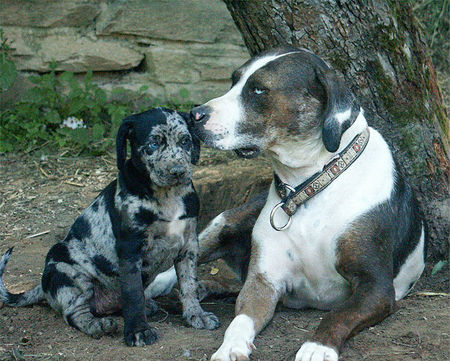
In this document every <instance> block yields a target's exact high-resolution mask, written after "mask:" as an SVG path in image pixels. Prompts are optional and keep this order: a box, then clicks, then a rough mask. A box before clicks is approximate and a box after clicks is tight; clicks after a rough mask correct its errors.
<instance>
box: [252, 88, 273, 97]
mask: <svg viewBox="0 0 450 361" xmlns="http://www.w3.org/2000/svg"><path fill="white" fill-rule="evenodd" d="M252 92H253V94H256V95H261V94H266V93H268V92H269V89H267V88H258V87H254V88H253V90H252Z"/></svg>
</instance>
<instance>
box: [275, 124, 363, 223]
mask: <svg viewBox="0 0 450 361" xmlns="http://www.w3.org/2000/svg"><path fill="white" fill-rule="evenodd" d="M369 137H370V133H369V128H366V129H365V130H364V131H363V132H362V133H360V134H358V135H357V136H356V137H355V138H353V140H352V141H351V142H350V144H349V145H348V146H347V147H346V148H345V149H344V150H343V151H342V152H340V153H339V154H338V155H337V156H336V157H335V158H333V159H332V160H331V161H330V162H329V163H328V164H326V165H325V166H324V167H323V170H322V171H321V172H317V173H316V174H314V175H313V176H311V177H310V178H309V179H307V180H306V181H304V182H303V183H302V184H300V185H299V186H297V187H295V188H294V187H292V186H290V185H289V184H286V183H284V182H283V181H282V180H281V179H280V177H279V176H278V175H277V174H276V173H274V179H275V189H276V192H277V194H278V196H279V197H280V198H281V202H280V203H278V204H277V205H276V206H275V207H274V208H273V209H272V212H270V224H271V225H272V227H273V228H274V229H275V230H277V231H282V230H284V229H286V228H288V227H289V226H290V224H291V219H292V216H293V215H294V214H295V212H296V211H297V208H298V207H300V206H301V205H302V204H303V203H305V202H306V201H307V200H309V199H311V198H312V197H314V196H315V195H316V194H318V193H320V192H321V191H323V190H324V189H325V188H326V187H328V186H329V185H330V183H331V182H333V181H334V180H335V179H336V178H337V177H339V176H340V175H341V174H342V173H344V171H345V170H346V169H348V167H350V165H352V164H353V162H354V161H355V160H356V159H358V157H359V156H360V155H361V153H362V152H363V150H364V149H365V148H366V146H367V143H368V142H369ZM279 208H281V209H283V211H284V212H285V213H286V214H287V215H288V216H289V220H288V222H287V223H286V224H285V225H284V226H281V227H278V226H276V225H275V223H274V220H273V218H274V216H275V213H276V212H277V210H278V209H279Z"/></svg>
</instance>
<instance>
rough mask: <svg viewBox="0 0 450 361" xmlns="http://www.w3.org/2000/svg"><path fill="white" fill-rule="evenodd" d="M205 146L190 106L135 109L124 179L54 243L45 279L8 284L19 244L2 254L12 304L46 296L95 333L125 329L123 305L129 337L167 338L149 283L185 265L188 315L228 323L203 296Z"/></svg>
mask: <svg viewBox="0 0 450 361" xmlns="http://www.w3.org/2000/svg"><path fill="white" fill-rule="evenodd" d="M127 140H129V142H130V146H131V157H130V159H128V160H126V158H127ZM199 153H200V144H199V142H198V141H196V139H195V138H193V137H192V136H191V134H190V132H189V129H188V125H187V114H183V113H178V112H176V111H173V110H169V109H163V108H157V109H152V110H149V111H146V112H144V113H141V114H136V115H132V116H130V117H127V118H126V119H125V120H124V121H123V123H122V125H121V127H120V129H119V131H118V135H117V166H118V168H119V175H118V178H117V180H114V181H113V182H111V183H110V184H109V185H108V186H107V187H106V188H105V189H104V190H103V192H102V193H101V194H100V195H99V196H98V197H97V198H96V199H95V201H94V202H93V203H92V204H91V205H90V206H89V207H88V208H87V209H86V210H85V211H84V212H83V213H82V214H81V215H80V216H79V217H78V218H77V219H76V221H75V223H74V224H73V225H72V227H71V229H70V231H69V234H68V235H67V237H66V238H65V239H64V240H63V241H62V242H60V243H57V244H55V245H54V246H53V247H52V248H51V249H50V251H49V252H48V254H47V258H46V261H45V268H44V272H43V275H42V282H41V284H40V285H38V286H36V287H35V288H34V289H32V290H30V291H27V292H24V293H21V294H11V293H10V292H8V291H7V289H6V288H5V285H4V283H3V280H2V276H3V273H4V270H5V266H6V263H7V262H8V260H9V257H10V254H11V250H9V251H8V252H6V254H5V255H4V256H3V257H2V259H1V261H0V299H1V300H2V301H3V302H4V303H5V304H7V305H10V306H26V305H30V304H34V303H37V302H39V301H41V300H46V301H47V302H48V303H49V304H50V306H51V307H52V308H54V309H55V310H56V311H58V312H60V313H62V315H63V317H64V319H65V320H66V322H67V323H68V324H69V325H70V326H72V327H75V328H76V329H79V330H80V331H82V332H84V333H86V334H88V335H91V336H93V337H95V338H98V337H100V336H102V335H104V334H111V333H113V332H114V331H115V330H116V328H117V324H116V321H115V320H114V319H113V318H111V317H108V315H110V314H112V313H115V312H117V311H120V310H122V313H123V316H124V319H125V330H124V337H125V342H126V344H127V345H129V346H144V345H149V344H151V343H153V342H155V341H156V339H157V334H156V332H155V330H154V329H153V328H151V327H150V325H149V324H148V323H147V318H146V310H147V313H148V312H152V311H153V312H154V311H155V310H156V309H157V307H156V304H155V302H154V301H152V299H151V298H148V297H145V296H144V289H145V287H146V286H147V285H148V284H150V282H152V280H153V279H154V277H155V276H156V275H157V274H158V273H160V272H162V271H165V270H167V269H168V268H170V267H171V266H172V265H175V268H176V272H177V275H178V279H179V283H180V289H181V297H180V298H181V302H182V305H183V315H184V317H185V318H186V320H187V322H188V323H189V324H190V325H192V326H193V327H195V328H207V329H214V328H216V327H218V326H219V320H218V319H217V317H216V316H215V315H214V314H212V313H209V312H205V311H203V309H202V308H201V306H200V303H199V301H198V297H197V277H196V264H197V254H198V240H197V234H196V226H197V216H198V212H199V201H198V197H197V194H196V192H195V189H194V187H193V184H192V181H191V176H192V171H191V166H190V163H191V162H192V163H196V162H197V161H198V158H199Z"/></svg>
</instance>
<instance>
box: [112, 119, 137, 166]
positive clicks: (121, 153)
mask: <svg viewBox="0 0 450 361" xmlns="http://www.w3.org/2000/svg"><path fill="white" fill-rule="evenodd" d="M132 127H133V118H131V117H127V118H125V119H124V120H123V122H122V124H121V125H120V128H119V130H118V132H117V138H116V152H117V168H119V170H121V169H122V168H123V166H124V164H125V160H126V159H127V139H128V136H129V134H130V130H131V128H132Z"/></svg>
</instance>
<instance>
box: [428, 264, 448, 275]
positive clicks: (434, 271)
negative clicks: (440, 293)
mask: <svg viewBox="0 0 450 361" xmlns="http://www.w3.org/2000/svg"><path fill="white" fill-rule="evenodd" d="M447 263H448V261H439V262H438V263H436V264H435V265H434V267H433V270H432V271H431V274H432V275H435V274H436V273H438V272H439V271H440V270H441V269H442V268H444V267H445V265H446V264H447Z"/></svg>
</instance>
